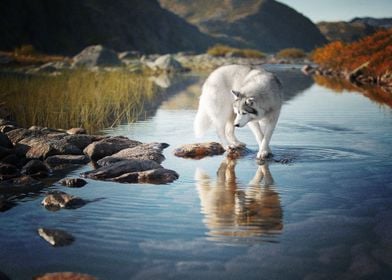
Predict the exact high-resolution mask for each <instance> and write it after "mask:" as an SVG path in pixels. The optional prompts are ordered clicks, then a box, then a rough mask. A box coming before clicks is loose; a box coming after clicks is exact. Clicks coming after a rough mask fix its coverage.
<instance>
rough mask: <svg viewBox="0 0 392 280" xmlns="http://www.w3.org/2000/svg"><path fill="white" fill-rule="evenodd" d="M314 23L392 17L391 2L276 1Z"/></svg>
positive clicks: (387, 0) (352, 0)
mask: <svg viewBox="0 0 392 280" xmlns="http://www.w3.org/2000/svg"><path fill="white" fill-rule="evenodd" d="M277 1H279V2H281V3H284V4H287V5H288V6H290V7H292V8H294V9H295V10H297V11H298V12H300V13H301V14H303V15H305V16H307V17H308V18H310V19H311V20H312V21H314V22H319V21H323V20H324V21H339V20H344V21H348V20H351V19H352V18H354V17H365V16H370V17H376V18H380V17H392V0H277Z"/></svg>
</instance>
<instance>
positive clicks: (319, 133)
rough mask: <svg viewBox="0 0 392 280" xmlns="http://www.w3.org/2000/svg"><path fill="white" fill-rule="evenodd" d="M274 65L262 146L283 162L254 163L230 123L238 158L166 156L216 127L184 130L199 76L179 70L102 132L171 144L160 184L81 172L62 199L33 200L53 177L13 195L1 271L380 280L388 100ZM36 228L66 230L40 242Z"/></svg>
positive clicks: (387, 246) (385, 232) (388, 232)
mask: <svg viewBox="0 0 392 280" xmlns="http://www.w3.org/2000/svg"><path fill="white" fill-rule="evenodd" d="M272 70H274V71H276V72H277V74H278V75H279V76H281V78H282V80H283V84H284V85H285V87H286V92H285V95H286V102H285V104H284V106H283V109H282V113H281V117H280V120H279V123H278V125H277V128H276V131H275V134H274V135H273V138H272V141H271V148H272V150H273V152H274V154H275V158H277V159H287V161H286V162H287V163H286V164H282V163H276V162H273V161H271V162H267V163H265V164H264V165H258V164H257V162H256V160H255V156H256V152H257V144H256V142H255V140H254V137H253V135H252V134H251V132H250V130H249V129H248V128H241V129H238V131H237V133H238V138H239V139H240V140H241V141H243V142H245V143H247V144H248V148H250V150H251V151H252V152H251V153H250V154H249V155H246V156H245V157H243V158H240V159H237V160H229V159H227V158H226V157H225V155H223V156H215V157H209V158H204V159H201V160H191V159H182V158H177V157H175V156H173V150H174V149H175V148H176V147H178V146H180V145H182V144H185V143H194V142H196V141H212V140H215V141H216V140H217V137H216V136H215V134H214V132H213V131H211V132H210V133H209V134H208V135H206V136H205V138H203V139H195V138H194V136H193V132H192V122H193V118H194V116H195V113H196V108H197V107H196V106H197V96H198V94H199V93H200V85H201V84H202V82H203V80H204V79H205V77H204V76H203V75H200V76H198V75H197V76H195V75H185V76H183V77H180V78H178V79H177V80H176V81H177V82H174V84H169V85H166V86H165V87H167V89H166V90H167V91H168V92H170V98H168V99H167V100H166V101H165V102H163V103H162V105H161V106H160V107H159V109H158V110H157V111H156V113H155V114H154V116H153V117H151V118H148V119H147V120H145V121H140V122H136V123H132V124H123V125H120V126H117V127H115V128H113V129H106V130H104V131H103V132H104V133H105V134H109V135H124V136H128V137H129V138H131V139H136V140H140V141H143V142H166V143H168V144H170V147H169V148H167V149H166V150H165V156H166V160H165V161H164V162H163V166H164V167H166V168H169V169H174V170H176V171H177V172H178V173H179V175H180V178H179V179H178V180H177V181H175V182H174V183H171V184H168V185H148V184H143V185H138V184H118V183H110V182H100V181H93V180H89V181H88V184H87V185H86V186H85V187H83V188H81V189H66V191H67V192H68V193H71V194H74V195H77V196H80V197H82V198H84V199H88V200H92V201H94V202H93V203H89V204H87V205H86V206H84V207H82V208H79V209H74V210H61V211H57V212H51V211H47V210H46V209H45V208H43V207H41V205H40V202H41V200H42V199H43V197H44V193H45V192H46V191H47V190H49V189H62V190H64V187H61V186H60V184H59V183H53V185H52V186H51V187H50V188H48V189H45V190H44V191H43V192H42V193H39V194H34V195H33V196H29V195H27V196H26V197H23V198H19V199H18V200H17V203H18V205H17V206H16V207H14V208H12V209H11V210H9V211H6V212H3V213H0V224H1V229H0V248H1V250H0V271H1V272H3V273H5V274H6V275H8V276H9V277H10V278H11V279H30V278H32V277H33V276H34V275H37V274H40V273H45V272H51V271H77V272H84V273H89V274H91V275H94V276H96V277H98V278H100V279H307V280H309V279H391V277H392V159H391V158H392V149H391V146H392V133H391V132H392V110H391V108H389V107H387V106H385V105H380V104H378V103H374V102H372V101H370V100H369V99H368V98H366V97H365V96H363V95H361V94H358V93H356V92H346V91H343V92H340V93H335V92H333V91H332V90H330V89H327V88H324V87H321V86H319V85H317V84H314V83H313V81H312V80H310V78H307V77H305V76H302V74H300V72H299V71H298V70H294V69H290V68H287V69H284V70H282V69H272ZM189 81H191V82H189ZM89 169H91V167H90V166H85V167H82V168H79V169H76V170H73V171H71V172H70V173H69V174H68V176H73V175H74V176H78V174H79V173H81V172H83V171H85V170H89ZM39 227H48V228H56V229H62V230H65V231H67V232H68V233H70V234H72V235H73V236H74V237H75V241H74V242H73V243H72V244H71V245H70V246H65V247H51V246H50V245H49V244H48V243H47V242H45V241H44V240H43V239H42V238H40V237H39V236H38V234H37V229H38V228H39ZM0 278H1V277H0Z"/></svg>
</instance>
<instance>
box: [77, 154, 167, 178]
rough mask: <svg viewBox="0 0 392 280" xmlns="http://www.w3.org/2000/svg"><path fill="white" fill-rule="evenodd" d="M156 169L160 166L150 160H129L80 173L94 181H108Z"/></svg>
mask: <svg viewBox="0 0 392 280" xmlns="http://www.w3.org/2000/svg"><path fill="white" fill-rule="evenodd" d="M157 168H162V166H161V165H160V164H158V163H156V162H155V161H152V160H140V159H129V160H122V161H120V162H116V163H113V164H111V165H108V166H103V167H100V168H98V169H96V170H92V171H88V172H85V173H82V174H81V176H82V177H85V178H91V179H96V180H110V179H112V178H115V177H118V176H121V175H123V174H125V173H132V172H140V171H146V170H150V169H157Z"/></svg>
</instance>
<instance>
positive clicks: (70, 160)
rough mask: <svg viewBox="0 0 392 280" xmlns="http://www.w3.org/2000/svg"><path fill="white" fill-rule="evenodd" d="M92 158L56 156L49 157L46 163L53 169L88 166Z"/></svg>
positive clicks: (84, 156)
mask: <svg viewBox="0 0 392 280" xmlns="http://www.w3.org/2000/svg"><path fill="white" fill-rule="evenodd" d="M88 162H90V158H89V157H88V156H86V155H54V156H50V157H47V158H46V159H45V163H46V164H48V165H49V166H51V167H55V166H57V165H64V164H86V163H88Z"/></svg>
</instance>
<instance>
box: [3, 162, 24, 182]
mask: <svg viewBox="0 0 392 280" xmlns="http://www.w3.org/2000/svg"><path fill="white" fill-rule="evenodd" d="M19 175H20V173H19V170H18V168H17V167H16V166H15V165H12V164H8V163H2V162H0V181H2V180H7V179H10V178H15V177H18V176H19Z"/></svg>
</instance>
